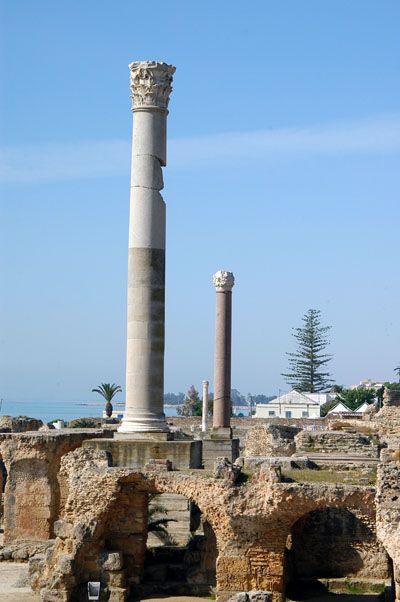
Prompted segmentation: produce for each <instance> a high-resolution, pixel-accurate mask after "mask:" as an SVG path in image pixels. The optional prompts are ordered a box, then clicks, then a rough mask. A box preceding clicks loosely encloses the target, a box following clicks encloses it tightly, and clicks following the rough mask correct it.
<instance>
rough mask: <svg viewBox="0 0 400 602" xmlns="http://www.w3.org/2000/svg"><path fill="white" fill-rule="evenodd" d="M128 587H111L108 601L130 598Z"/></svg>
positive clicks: (120, 600) (121, 601)
mask: <svg viewBox="0 0 400 602" xmlns="http://www.w3.org/2000/svg"><path fill="white" fill-rule="evenodd" d="M128 594H129V589H128V588H122V587H121V588H112V589H111V588H110V596H109V598H108V602H125V600H127V599H128Z"/></svg>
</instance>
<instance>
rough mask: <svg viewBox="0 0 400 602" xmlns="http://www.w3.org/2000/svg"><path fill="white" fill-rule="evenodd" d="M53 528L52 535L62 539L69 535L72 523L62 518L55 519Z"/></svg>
mask: <svg viewBox="0 0 400 602" xmlns="http://www.w3.org/2000/svg"><path fill="white" fill-rule="evenodd" d="M53 528H54V535H55V536H56V537H62V538H63V539H65V538H67V537H71V535H72V530H73V525H72V524H71V523H69V522H68V521H66V520H64V519H61V520H57V521H56V522H55V523H54V527H53Z"/></svg>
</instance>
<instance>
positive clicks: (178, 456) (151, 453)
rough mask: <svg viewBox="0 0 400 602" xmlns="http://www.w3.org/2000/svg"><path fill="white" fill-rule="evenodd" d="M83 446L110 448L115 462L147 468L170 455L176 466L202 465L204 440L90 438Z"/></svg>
mask: <svg viewBox="0 0 400 602" xmlns="http://www.w3.org/2000/svg"><path fill="white" fill-rule="evenodd" d="M83 447H84V448H88V447H95V448H96V449H102V450H105V451H107V452H108V453H109V454H111V456H112V461H113V466H124V467H125V466H126V467H129V468H143V466H144V465H145V464H146V463H147V462H148V461H149V460H150V459H165V458H168V459H169V460H170V461H171V462H172V466H173V468H174V469H176V470H185V469H187V468H201V449H202V448H201V441H155V440H151V439H150V440H146V439H138V440H134V439H118V440H117V439H103V440H102V441H100V439H93V440H92V439H89V440H87V441H85V442H84V443H83ZM219 455H220V454H219Z"/></svg>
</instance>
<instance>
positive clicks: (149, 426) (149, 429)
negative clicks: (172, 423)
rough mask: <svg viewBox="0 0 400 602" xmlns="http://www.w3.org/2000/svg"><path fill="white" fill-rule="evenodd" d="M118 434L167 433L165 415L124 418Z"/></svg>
mask: <svg viewBox="0 0 400 602" xmlns="http://www.w3.org/2000/svg"><path fill="white" fill-rule="evenodd" d="M118 432H119V433H169V427H168V424H167V423H166V420H165V414H164V413H162V414H153V415H150V416H142V417H135V416H132V417H131V416H124V417H123V419H122V423H121V426H120V427H119V429H118Z"/></svg>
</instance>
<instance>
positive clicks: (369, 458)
mask: <svg viewBox="0 0 400 602" xmlns="http://www.w3.org/2000/svg"><path fill="white" fill-rule="evenodd" d="M257 422H258V421H257ZM352 422H354V421H352ZM399 424H400V394H399V393H398V392H387V393H386V395H385V404H384V405H383V408H382V409H381V410H380V411H379V412H378V413H377V414H375V415H374V416H373V417H372V418H371V419H370V420H369V421H368V422H367V421H364V420H360V421H358V425H355V426H354V429H355V430H356V435H357V436H358V437H361V438H363V437H364V438H365V439H366V440H367V441H368V435H367V436H366V435H365V434H364V433H363V431H366V430H368V432H369V433H370V435H369V436H370V437H371V441H369V444H368V443H367V442H366V443H365V453H364V452H362V451H360V450H359V448H358V447H357V451H358V453H357V454H354V453H353V451H354V450H353V447H352V445H353V444H352V442H353V441H354V433H352V432H346V431H343V430H342V431H335V430H333V431H332V430H329V429H327V428H326V429H325V430H324V431H321V432H323V433H324V435H325V440H326V441H327V440H329V438H330V439H331V442H330V444H329V445H328V447H327V448H326V449H327V450H330V449H331V447H332V445H336V444H337V441H338V437H340V438H341V441H342V449H341V454H340V456H341V460H340V463H338V462H337V461H336V462H335V461H330V459H329V457H330V453H329V451H328V452H327V454H326V459H325V460H324V461H320V460H313V457H315V456H313V454H312V453H310V454H309V455H305V454H304V443H303V438H304V436H305V434H307V435H308V434H309V433H310V432H311V433H314V431H308V430H302V429H301V428H300V427H298V428H294V427H289V426H285V425H278V424H273V425H271V421H270V422H268V421H267V420H265V421H264V422H263V423H261V424H259V426H255V427H254V428H253V429H250V430H247V435H245V434H243V433H242V435H241V439H242V444H241V445H242V449H243V451H244V455H243V456H242V457H241V458H238V459H237V464H238V465H239V466H242V471H244V474H243V476H242V477H240V471H239V473H238V472H237V471H236V474H239V477H240V478H238V479H236V480H232V479H230V478H229V477H228V475H227V473H226V472H225V473H224V472H223V471H222V472H221V471H217V472H216V473H215V475H217V476H212V475H211V476H210V474H209V473H208V472H207V470H202V469H200V470H199V469H198V470H194V471H193V470H188V469H181V470H179V469H177V467H176V466H174V464H173V462H170V461H168V460H167V459H164V460H163V459H162V458H160V459H157V456H158V455H159V454H157V450H156V449H155V448H154V451H155V453H154V459H153V460H151V461H148V462H147V463H146V464H145V465H143V466H142V467H141V468H140V469H133V468H129V467H128V466H115V465H113V458H112V455H111V454H110V453H108V452H107V450H106V449H101V448H96V447H95V446H93V445H92V444H91V443H90V444H89V441H90V440H91V441H98V442H99V443H101V442H102V441H107V440H108V441H109V440H110V439H109V432H108V430H107V429H97V430H95V431H93V429H92V430H91V431H90V432H89V429H88V430H87V431H83V430H76V429H62V430H61V431H36V432H27V433H2V434H0V456H1V462H2V464H3V466H4V469H5V473H6V480H5V494H4V506H3V508H2V513H3V524H4V531H5V532H4V547H3V548H1V549H0V559H1V560H3V561H12V560H20V561H21V560H23V561H28V560H29V563H30V574H31V585H32V588H33V589H34V590H35V591H37V592H40V596H41V600H43V601H44V602H50V601H53V600H57V601H69V600H85V599H87V598H85V595H86V589H87V583H88V582H89V581H95V582H99V583H100V584H101V588H102V592H103V594H102V595H103V596H105V597H104V598H102V599H109V600H114V601H115V600H127V599H128V598H129V596H134V595H139V594H141V593H143V592H144V593H146V592H147V593H148V592H150V593H151V592H154V591H166V592H169V591H179V592H181V593H182V592H184V593H189V592H192V593H197V594H201V595H206V594H207V593H210V592H212V591H214V590H215V591H216V593H217V597H218V600H222V601H224V600H227V599H229V598H230V597H231V596H232V595H233V594H235V593H238V592H249V591H252V590H262V591H266V592H272V599H273V600H276V601H278V600H279V601H280V600H283V599H284V596H285V592H286V591H290V588H291V587H293V584H294V583H299V580H300V582H306V581H307V580H310V579H311V580H312V579H314V580H315V579H318V580H319V581H320V582H321V583H324V584H329V587H330V588H331V589H332V588H335V587H343V584H344V583H348V582H349V579H353V580H354V581H355V582H356V583H361V582H362V583H364V582H365V583H368V584H369V585H370V586H371V587H381V586H382V587H383V586H385V584H386V586H387V587H388V586H389V585H390V580H391V579H392V578H393V580H394V592H393V594H394V598H395V599H396V600H398V599H400V574H399V566H400V544H399V542H400V507H399V499H400V485H399V483H400V438H399V437H398V432H399ZM327 426H328V420H327ZM366 427H367V429H366ZM357 428H358V431H359V432H358V433H357ZM233 429H234V430H236V429H235V426H234V427H233ZM184 431H185V432H186V436H187V437H192V438H193V437H196V434H193V433H192V434H191V435H189V433H190V429H189V428H188V429H184ZM296 431H297V432H296ZM200 432H201V431H199V433H200ZM238 432H240V429H238ZM245 432H246V431H245ZM317 432H318V431H317ZM318 434H319V433H318ZM94 435H95V437H94ZM396 435H397V436H396ZM346 438H347V440H348V442H349V446H348V448H347V452H346V446H345V443H344V441H345V440H346ZM372 439H373V441H372ZM197 442H198V443H199V445H200V447H201V445H202V441H201V440H198V441H197ZM165 443H167V442H165ZM319 444H320V443H319ZM371 445H372V446H374V448H376V449H378V453H379V457H377V455H376V454H371V453H370V447H371ZM318 449H319V451H321V448H320V447H319V448H318ZM346 453H347V457H348V458H349V459H348V460H347V461H346ZM228 465H229V462H228ZM307 471H308V474H309V475H310V474H311V477H310V476H308V477H306V478H303V480H302V478H301V475H303V473H307ZM376 472H377V478H376V483H375V473H376ZM296 474H299V475H300V476H299V477H297V476H296ZM313 474H314V475H316V477H315V480H313V479H314V477H313V476H312V475H313ZM317 477H319V478H320V479H321V480H320V481H319V482H318V479H317ZM342 477H343V478H342ZM307 479H308V480H307ZM153 494H167V496H172V498H174V499H177V498H176V496H183V497H182V499H185V500H187V504H186V509H188V508H189V507H190V508H192V513H193V510H194V509H197V510H196V512H197V516H198V517H201V520H200V519H199V518H198V525H199V524H200V523H201V525H202V526H201V529H200V530H198V531H196V532H197V533H198V535H193V534H192V535H191V533H190V531H189V529H190V528H191V527H188V528H187V531H186V532H187V538H186V540H185V541H183V544H181V545H180V546H179V545H178V547H175V548H174V547H172V548H171V547H168V546H163V545H161V546H159V547H158V548H157V547H156V548H152V550H153V551H152V552H150V551H148V550H147V549H146V540H147V536H148V518H147V516H148V500H149V496H151V495H153ZM174 496H175V497H174ZM180 512H181V517H182V518H180V519H179V521H180V524H181V526H183V523H184V521H185V520H186V517H187V516H188V515H187V514H185V508H184V509H183V510H182V509H181V510H180ZM189 514H190V513H189ZM175 516H178V514H175ZM189 518H190V517H189ZM190 520H192V521H193V520H194V519H193V515H192V517H191V518H190ZM199 520H200V523H199ZM198 525H197V527H193V529H196V528H197V529H198ZM328 544H329V545H328ZM157 550H159V551H157ZM328 550H329V551H328ZM172 558H174V562H175V564H174V566H175V565H176V563H178V562H181V563H182V567H184V566H186V569H185V571H183V569H182V575H181V577H182V581H181V582H180V583H179V584H178V583H169V582H168V578H167V577H166V575H167V573H166V572H165V571H167V567H168V562H170V563H171V562H173V561H172ZM177 559H178V560H177ZM163 567H164V568H163ZM159 570H160V571H161V573H159ZM162 571H164V573H163V572H162ZM183 573H184V576H183ZM160 574H161V575H162V574H164V579H161V578H160V577H159V576H158V575H160ZM371 584H372V585H371ZM326 586H327V585H326ZM174 587H175V590H174ZM176 588H177V589H176Z"/></svg>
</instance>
